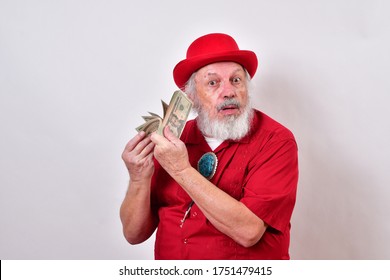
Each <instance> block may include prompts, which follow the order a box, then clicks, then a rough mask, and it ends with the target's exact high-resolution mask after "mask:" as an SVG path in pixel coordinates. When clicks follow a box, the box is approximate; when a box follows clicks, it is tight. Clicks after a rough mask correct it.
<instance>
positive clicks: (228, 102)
mask: <svg viewBox="0 0 390 280" xmlns="http://www.w3.org/2000/svg"><path fill="white" fill-rule="evenodd" d="M228 106H234V107H237V108H238V109H239V108H240V107H241V104H240V102H238V101H237V100H236V99H233V98H232V99H226V100H225V101H224V102H222V103H221V104H219V105H218V106H217V110H218V111H221V110H223V109H224V108H226V107H228Z"/></svg>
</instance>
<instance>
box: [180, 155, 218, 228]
mask: <svg viewBox="0 0 390 280" xmlns="http://www.w3.org/2000/svg"><path fill="white" fill-rule="evenodd" d="M217 165H218V158H217V156H216V155H215V154H214V153H213V152H208V153H205V154H204V155H203V156H201V158H200V159H199V161H198V165H197V170H198V172H199V173H200V174H202V176H203V177H205V178H206V179H207V180H211V179H212V178H213V177H214V174H215V171H216V170H217ZM193 205H194V201H193V200H192V201H191V202H190V204H189V205H188V207H187V210H186V212H185V213H184V216H183V219H181V220H180V222H181V224H180V227H183V224H184V222H185V220H186V219H187V217H188V215H189V213H190V211H191V208H192V206H193Z"/></svg>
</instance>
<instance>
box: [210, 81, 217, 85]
mask: <svg viewBox="0 0 390 280" xmlns="http://www.w3.org/2000/svg"><path fill="white" fill-rule="evenodd" d="M215 85H217V81H209V86H215Z"/></svg>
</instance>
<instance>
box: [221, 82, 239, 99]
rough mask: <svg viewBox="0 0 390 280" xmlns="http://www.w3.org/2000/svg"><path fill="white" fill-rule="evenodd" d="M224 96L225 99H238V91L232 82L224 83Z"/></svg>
mask: <svg viewBox="0 0 390 280" xmlns="http://www.w3.org/2000/svg"><path fill="white" fill-rule="evenodd" d="M222 94H223V98H224V99H230V98H233V97H236V95H237V94H236V89H235V87H234V86H233V85H232V84H231V83H230V81H227V82H224V83H223V86H222Z"/></svg>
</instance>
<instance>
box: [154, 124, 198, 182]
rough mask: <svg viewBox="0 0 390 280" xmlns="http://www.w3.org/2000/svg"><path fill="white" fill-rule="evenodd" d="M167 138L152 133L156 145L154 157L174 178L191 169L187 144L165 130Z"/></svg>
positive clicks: (168, 130)
mask: <svg viewBox="0 0 390 280" xmlns="http://www.w3.org/2000/svg"><path fill="white" fill-rule="evenodd" d="M164 135H165V137H163V136H161V135H158V134H157V133H152V136H151V140H152V142H153V143H154V144H155V145H156V146H155V148H154V157H155V158H156V159H157V161H158V162H159V163H160V164H161V166H162V167H163V168H164V169H165V171H167V172H168V173H169V174H170V175H171V176H172V177H175V176H177V175H179V174H180V173H181V172H182V171H183V170H185V169H186V168H188V167H191V164H190V162H189V160H188V152H187V148H186V146H185V144H184V143H183V142H182V141H181V140H180V139H179V138H177V137H176V136H175V135H174V134H173V133H172V132H171V130H170V129H169V127H168V126H167V127H165V129H164Z"/></svg>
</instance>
